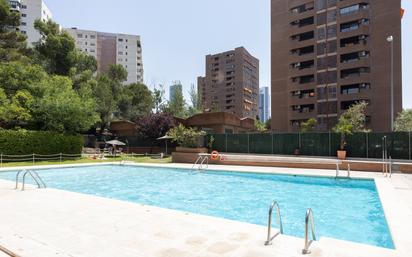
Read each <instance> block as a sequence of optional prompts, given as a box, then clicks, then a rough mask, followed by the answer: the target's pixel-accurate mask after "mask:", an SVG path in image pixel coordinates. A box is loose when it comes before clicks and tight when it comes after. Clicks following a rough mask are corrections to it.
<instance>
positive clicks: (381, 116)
mask: <svg viewBox="0 0 412 257" xmlns="http://www.w3.org/2000/svg"><path fill="white" fill-rule="evenodd" d="M271 3H272V7H271V16H272V24H271V30H272V39H271V47H272V68H271V72H272V128H273V129H274V130H275V131H279V132H292V131H296V130H298V129H299V126H300V124H301V123H302V122H304V121H306V120H308V119H309V118H315V119H317V120H318V123H319V127H318V130H320V131H329V130H330V129H332V128H333V126H334V125H335V124H336V122H337V119H338V117H339V116H340V115H341V114H342V112H344V111H345V110H346V109H347V108H349V106H351V105H352V104H354V103H356V102H357V101H360V100H365V101H367V102H368V103H369V108H368V113H367V117H368V119H367V120H368V127H369V128H371V129H372V130H373V131H375V132H388V131H390V129H391V118H390V117H391V111H390V110H391V86H390V85H391V44H390V43H389V42H388V41H387V38H388V36H390V35H392V36H393V38H394V41H393V47H394V56H393V57H394V117H396V115H397V114H398V113H399V112H400V111H401V110H402V60H401V58H402V57H401V14H400V9H401V1H400V0H272V2H271Z"/></svg>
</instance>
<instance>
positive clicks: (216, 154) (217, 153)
mask: <svg viewBox="0 0 412 257" xmlns="http://www.w3.org/2000/svg"><path fill="white" fill-rule="evenodd" d="M210 159H212V160H214V161H217V159H219V152H218V151H213V152H212V153H211V154H210Z"/></svg>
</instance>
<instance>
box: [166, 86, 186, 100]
mask: <svg viewBox="0 0 412 257" xmlns="http://www.w3.org/2000/svg"><path fill="white" fill-rule="evenodd" d="M177 93H180V94H182V95H183V87H182V83H180V81H176V82H175V83H174V84H173V85H171V86H170V87H169V101H170V102H171V101H172V100H173V98H174V97H175V95H176V94H177Z"/></svg>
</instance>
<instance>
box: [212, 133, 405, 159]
mask: <svg viewBox="0 0 412 257" xmlns="http://www.w3.org/2000/svg"><path fill="white" fill-rule="evenodd" d="M385 136H386V138H387V142H388V149H387V150H388V153H389V156H391V157H392V158H393V159H399V160H412V151H411V145H412V134H411V132H394V133H354V134H353V135H349V136H347V137H346V142H347V146H346V151H347V155H348V157H353V158H373V159H379V158H382V150H383V149H382V138H383V137H385ZM211 137H213V138H214V142H213V147H212V148H213V149H214V150H217V151H220V152H229V153H251V154H276V155H293V154H297V153H299V154H300V155H306V156H325V157H326V156H329V157H333V156H336V152H337V150H339V145H340V135H339V134H335V133H285V134H269V133H266V134H210V135H208V136H207V137H206V141H207V142H206V144H208V142H210V138H211Z"/></svg>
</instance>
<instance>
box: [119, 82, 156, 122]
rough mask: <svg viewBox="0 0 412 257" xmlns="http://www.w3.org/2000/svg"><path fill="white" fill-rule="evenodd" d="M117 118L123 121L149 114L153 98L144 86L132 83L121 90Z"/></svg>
mask: <svg viewBox="0 0 412 257" xmlns="http://www.w3.org/2000/svg"><path fill="white" fill-rule="evenodd" d="M118 105H119V116H120V117H121V118H123V119H128V120H130V119H132V118H136V117H142V116H145V115H147V114H149V113H151V111H152V109H153V106H154V104H153V96H152V93H151V92H150V90H149V89H148V88H147V87H146V85H143V84H138V83H133V84H130V85H127V86H124V87H123V88H122V93H121V97H120V99H119V104H118Z"/></svg>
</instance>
